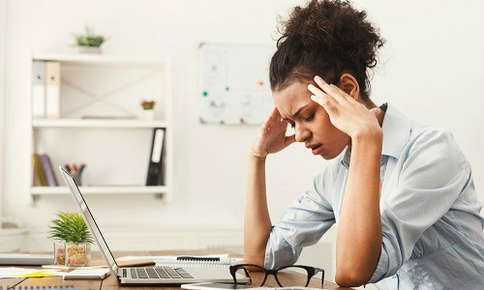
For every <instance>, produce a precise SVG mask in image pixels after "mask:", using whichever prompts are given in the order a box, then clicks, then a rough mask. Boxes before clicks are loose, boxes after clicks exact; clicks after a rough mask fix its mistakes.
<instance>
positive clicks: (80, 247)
mask: <svg viewBox="0 0 484 290" xmlns="http://www.w3.org/2000/svg"><path fill="white" fill-rule="evenodd" d="M90 258H91V255H90V247H89V243H72V242H69V243H67V244H66V263H65V265H66V266H68V267H84V266H87V265H88V263H89V260H90Z"/></svg>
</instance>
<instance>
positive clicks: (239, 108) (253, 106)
mask: <svg viewBox="0 0 484 290" xmlns="http://www.w3.org/2000/svg"><path fill="white" fill-rule="evenodd" d="M199 49H200V57H201V92H200V122H201V123H203V124H207V123H218V124H261V123H262V122H263V121H264V120H265V118H266V117H267V116H268V114H269V113H270V112H271V110H272V108H273V106H274V105H273V102H272V97H271V89H270V84H269V63H270V59H271V57H272V54H273V53H274V48H273V47H271V46H264V45H249V44H242V45H236V44H217V43H202V44H200V46H199Z"/></svg>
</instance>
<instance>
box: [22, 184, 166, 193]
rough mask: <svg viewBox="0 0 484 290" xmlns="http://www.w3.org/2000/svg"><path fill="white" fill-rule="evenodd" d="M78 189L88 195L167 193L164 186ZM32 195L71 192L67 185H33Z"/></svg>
mask: <svg viewBox="0 0 484 290" xmlns="http://www.w3.org/2000/svg"><path fill="white" fill-rule="evenodd" d="M79 189H80V191H81V192H82V193H83V194H88V195H104V194H117V195H118V194H123V195H137V194H160V193H167V191H168V188H167V187H166V186H128V185H127V186H81V187H80V188H79ZM30 193H31V194H32V195H67V194H71V192H70V190H69V188H68V187H67V186H33V187H31V188H30Z"/></svg>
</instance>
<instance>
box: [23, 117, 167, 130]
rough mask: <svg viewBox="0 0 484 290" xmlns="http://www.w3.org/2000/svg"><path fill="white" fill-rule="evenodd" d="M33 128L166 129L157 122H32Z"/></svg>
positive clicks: (162, 122)
mask: <svg viewBox="0 0 484 290" xmlns="http://www.w3.org/2000/svg"><path fill="white" fill-rule="evenodd" d="M32 126H33V127H34V128H167V122H166V121H158V120H156V121H155V120H152V121H151V120H93V119H89V120H85V119H57V120H48V119H43V120H33V121H32Z"/></svg>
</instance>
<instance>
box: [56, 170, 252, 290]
mask: <svg viewBox="0 0 484 290" xmlns="http://www.w3.org/2000/svg"><path fill="white" fill-rule="evenodd" d="M59 170H60V172H61V174H62V176H63V178H64V180H65V182H66V184H67V185H68V186H69V188H70V190H71V192H72V195H73V196H74V200H75V202H76V203H77V205H79V208H80V210H81V212H82V215H83V216H84V219H85V220H86V223H87V225H88V227H89V229H90V230H91V233H92V235H93V237H94V240H95V241H96V243H97V245H98V247H99V249H100V250H101V252H102V254H103V256H104V259H105V260H106V262H107V264H108V266H109V268H110V269H111V273H112V274H113V275H114V276H115V277H116V278H117V280H118V283H119V284H123V285H127V284H182V283H183V284H185V283H196V282H225V283H227V282H229V283H230V282H233V279H232V276H231V275H230V273H229V269H228V268H229V267H228V266H226V267H196V266H194V267H187V268H186V269H184V268H182V267H170V266H163V265H155V266H151V267H119V266H118V264H117V263H116V259H114V256H113V254H112V252H111V250H110V249H109V246H108V244H107V243H106V240H105V239H104V236H103V234H102V232H101V230H100V229H99V227H98V226H97V223H96V221H95V220H94V217H93V215H92V213H91V211H90V210H89V207H88V206H87V203H86V200H85V199H84V196H83V195H82V193H81V191H80V190H79V186H78V185H77V183H76V181H75V179H74V178H73V177H72V176H71V175H70V174H69V173H68V172H67V171H66V170H65V169H64V168H63V167H62V166H59ZM240 279H241V281H248V278H247V277H240ZM237 281H239V277H237Z"/></svg>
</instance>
